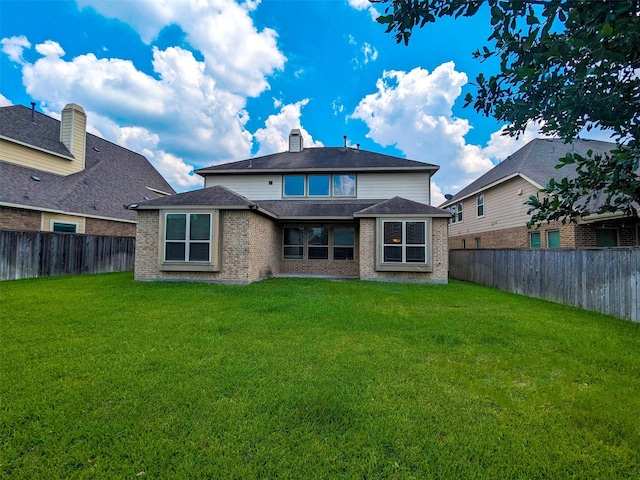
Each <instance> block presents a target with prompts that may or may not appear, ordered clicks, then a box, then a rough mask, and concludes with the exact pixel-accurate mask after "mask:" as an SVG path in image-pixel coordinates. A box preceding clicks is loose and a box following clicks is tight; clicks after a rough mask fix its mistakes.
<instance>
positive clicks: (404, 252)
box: [382, 221, 427, 263]
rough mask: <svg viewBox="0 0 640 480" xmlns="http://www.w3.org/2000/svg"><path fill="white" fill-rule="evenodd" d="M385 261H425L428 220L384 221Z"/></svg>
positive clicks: (383, 259)
mask: <svg viewBox="0 0 640 480" xmlns="http://www.w3.org/2000/svg"><path fill="white" fill-rule="evenodd" d="M382 224H383V235H384V236H383V242H384V243H383V258H382V261H383V262H384V263H389V262H392V263H425V262H426V257H427V245H426V222H424V221H419V222H413V221H383V222H382Z"/></svg>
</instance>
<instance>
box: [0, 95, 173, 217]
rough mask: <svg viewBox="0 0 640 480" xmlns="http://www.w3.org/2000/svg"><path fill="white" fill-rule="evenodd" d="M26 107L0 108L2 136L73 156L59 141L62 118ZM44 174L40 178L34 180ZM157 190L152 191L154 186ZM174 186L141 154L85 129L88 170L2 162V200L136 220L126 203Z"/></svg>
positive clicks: (32, 206) (92, 215) (84, 213)
mask: <svg viewBox="0 0 640 480" xmlns="http://www.w3.org/2000/svg"><path fill="white" fill-rule="evenodd" d="M31 115H32V111H31V110H30V109H29V108H26V107H23V106H10V107H2V108H0V136H2V137H4V139H5V140H9V141H15V142H18V143H21V144H24V145H26V146H34V147H37V148H39V149H44V150H48V151H51V152H54V153H56V154H60V155H65V156H68V157H71V158H72V156H71V153H70V152H69V151H68V150H67V148H66V147H65V146H64V145H63V144H62V143H61V142H60V140H59V138H60V121H58V120H56V119H54V118H51V117H48V116H47V115H44V114H42V113H39V112H34V116H35V122H34V123H35V125H34V123H32V122H31ZM34 178H37V179H39V181H37V180H34ZM152 189H153V190H152ZM154 190H155V191H159V192H166V193H169V194H174V193H175V191H174V190H173V188H172V187H171V186H170V185H169V184H168V183H167V181H166V180H165V179H164V178H163V177H162V176H161V175H160V174H159V173H158V171H157V170H156V169H155V168H154V167H153V165H151V163H149V161H148V160H147V159H146V158H145V157H144V156H142V155H140V154H138V153H135V152H132V151H131V150H127V149H126V148H123V147H120V146H118V145H116V144H114V143H111V142H109V141H107V140H104V139H102V138H100V137H98V136H96V135H92V134H90V133H87V134H86V154H85V170H83V171H81V172H78V173H75V174H72V175H67V176H64V175H56V174H53V173H48V172H44V171H42V170H38V169H34V168H29V167H25V166H21V165H17V164H14V163H9V162H3V161H0V204H1V205H9V206H16V207H19V208H31V209H34V210H44V211H56V212H64V213H68V214H70V215H72V214H80V215H86V216H91V217H101V218H109V219H116V220H127V221H135V220H136V215H135V212H132V211H131V210H128V209H125V208H124V205H126V204H130V203H133V202H135V201H138V200H143V199H145V197H146V198H148V199H153V198H156V197H161V195H160V194H158V193H156V192H155V191H154Z"/></svg>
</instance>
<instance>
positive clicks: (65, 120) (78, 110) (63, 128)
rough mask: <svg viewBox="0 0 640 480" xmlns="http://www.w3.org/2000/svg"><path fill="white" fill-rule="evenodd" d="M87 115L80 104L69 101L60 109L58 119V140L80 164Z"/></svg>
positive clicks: (81, 161)
mask: <svg viewBox="0 0 640 480" xmlns="http://www.w3.org/2000/svg"><path fill="white" fill-rule="evenodd" d="M86 131H87V115H86V114H85V113H84V110H83V109H82V107H81V106H80V105H76V104H75V103H69V104H68V105H66V106H65V107H64V108H63V109H62V118H61V119H60V141H61V142H62V143H63V144H64V146H65V147H67V148H68V149H69V151H70V152H71V154H72V155H73V157H74V158H75V159H76V160H77V161H78V162H79V163H80V165H82V169H83V170H84V156H85V145H86Z"/></svg>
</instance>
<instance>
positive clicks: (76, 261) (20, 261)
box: [0, 230, 135, 280]
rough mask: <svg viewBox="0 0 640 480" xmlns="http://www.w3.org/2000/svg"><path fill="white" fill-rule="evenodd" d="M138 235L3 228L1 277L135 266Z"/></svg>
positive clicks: (83, 272) (118, 270)
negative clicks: (126, 235) (115, 235)
mask: <svg viewBox="0 0 640 480" xmlns="http://www.w3.org/2000/svg"><path fill="white" fill-rule="evenodd" d="M134 261H135V238H133V237H108V236H101V235H81V234H74V233H54V232H35V231H15V230H0V280H16V279H20V278H34V277H47V276H57V275H77V274H86V273H106V272H122V271H127V270H133V267H134Z"/></svg>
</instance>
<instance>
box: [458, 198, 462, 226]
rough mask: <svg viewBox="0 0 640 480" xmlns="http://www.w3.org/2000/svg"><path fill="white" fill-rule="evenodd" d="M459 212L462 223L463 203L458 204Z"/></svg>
mask: <svg viewBox="0 0 640 480" xmlns="http://www.w3.org/2000/svg"><path fill="white" fill-rule="evenodd" d="M457 211H458V222H461V221H462V202H459V203H458V208H457Z"/></svg>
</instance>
